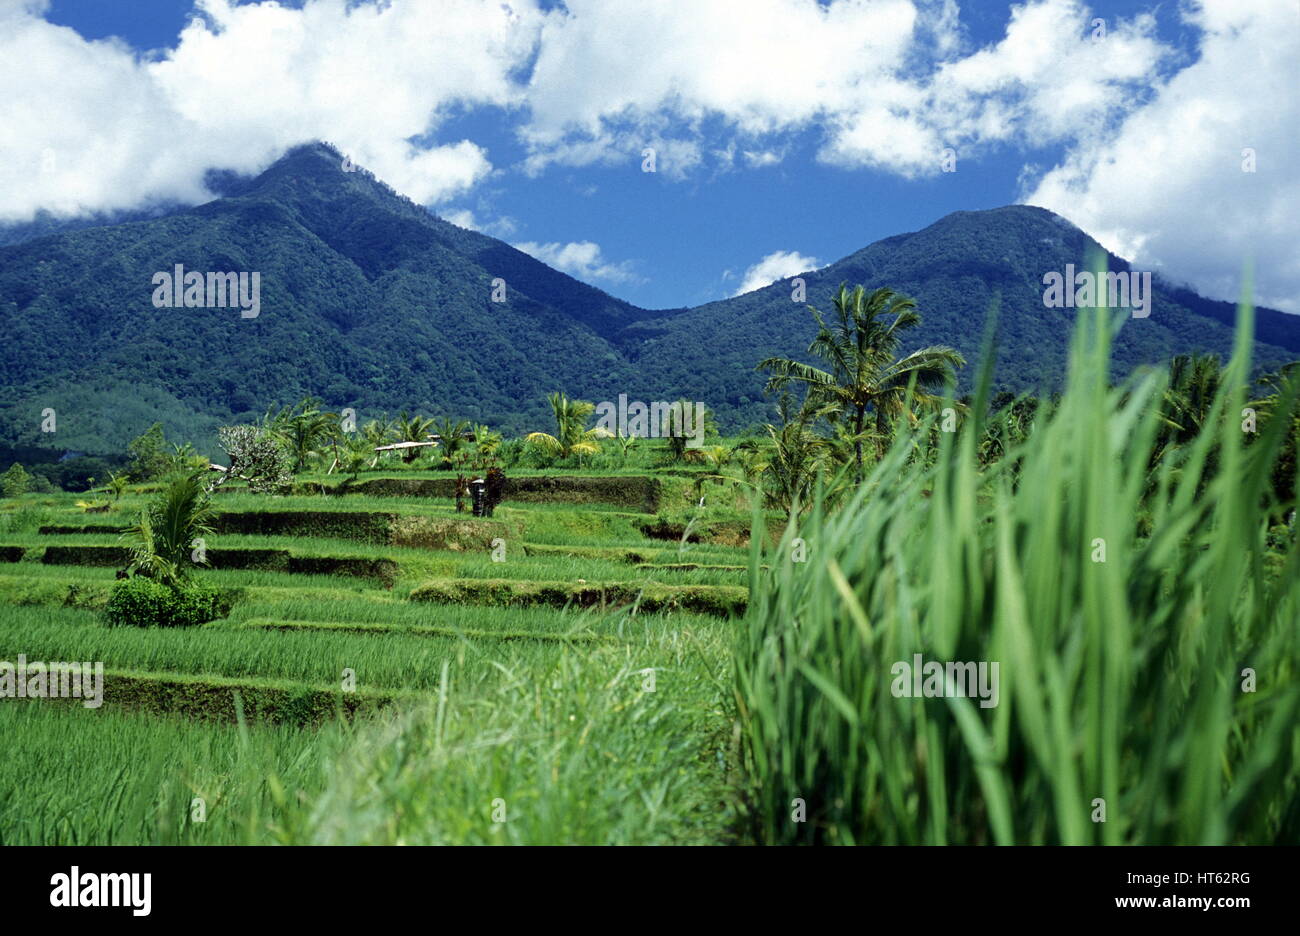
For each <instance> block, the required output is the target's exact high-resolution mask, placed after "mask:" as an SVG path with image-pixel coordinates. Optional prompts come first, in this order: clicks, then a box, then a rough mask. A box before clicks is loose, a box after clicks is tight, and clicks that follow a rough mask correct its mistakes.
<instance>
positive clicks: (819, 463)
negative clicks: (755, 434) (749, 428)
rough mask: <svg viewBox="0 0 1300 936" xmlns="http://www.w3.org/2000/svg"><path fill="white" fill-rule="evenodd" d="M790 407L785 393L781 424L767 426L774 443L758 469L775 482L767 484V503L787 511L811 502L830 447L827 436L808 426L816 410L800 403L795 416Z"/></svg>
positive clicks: (781, 407) (781, 409) (765, 488)
mask: <svg viewBox="0 0 1300 936" xmlns="http://www.w3.org/2000/svg"><path fill="white" fill-rule="evenodd" d="M791 409H792V407H791V401H790V398H789V396H786V395H783V396H782V399H781V404H780V414H781V427H780V428H779V429H778V428H777V427H776V426H773V425H768V426H766V427H765V428H766V429H767V434H768V437H769V438H770V439H771V442H772V445H771V447H770V449H768V451H767V453H766V454H767V458H766V461H765V462H763V463H761V464H762V467H761V468H759V469H758V470H759V472H761V473H762V474H763V475H764V476H765V477H767V478H770V479H771V482H772V484H771V486H770V487H768V486H766V485H765V486H764V496H765V498H766V500H767V504H768V506H769V507H778V508H780V509H781V510H783V511H784V512H786V513H789V512H790V511H792V510H794V509H795V508H796V507H800V508H802V507H805V506H807V505H808V503H809V501H810V500H811V497H812V493H813V488H814V486H815V485H816V484H817V479H818V477H820V475H821V473H822V469H823V468H824V467H825V464H826V457H827V454H828V451H829V445H828V443H827V442H826V440H825V439H823V438H821V437H820V436H818V435H816V434H815V433H813V432H811V431H809V429H808V423H809V421H810V419H812V418H814V413H813V411H812V410H810V409H809V408H808V407H806V406H805V407H801V408H800V410H799V413H798V415H796V416H793V417H792V415H791V412H790V411H791ZM755 450H756V447H755Z"/></svg>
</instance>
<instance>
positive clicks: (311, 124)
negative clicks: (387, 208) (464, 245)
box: [0, 0, 541, 221]
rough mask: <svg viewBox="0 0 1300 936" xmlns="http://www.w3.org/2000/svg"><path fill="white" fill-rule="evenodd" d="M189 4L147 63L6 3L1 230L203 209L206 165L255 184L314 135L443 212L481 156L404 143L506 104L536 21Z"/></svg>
mask: <svg viewBox="0 0 1300 936" xmlns="http://www.w3.org/2000/svg"><path fill="white" fill-rule="evenodd" d="M196 8H197V10H198V13H199V15H196V16H195V17H194V18H193V19H192V20H191V21H190V22H189V24H188V25H187V26H186V27H185V29H184V30H183V31H182V33H181V35H180V39H179V41H178V43H177V45H176V47H175V48H173V49H171V50H168V51H167V52H166V53H165V55H164V56H163V57H162V58H160V59H157V60H153V61H150V60H146V59H144V58H143V57H141V56H139V55H137V54H136V53H135V52H134V51H133V50H131V49H129V48H127V47H126V46H124V45H122V44H121V43H120V42H118V41H116V40H104V41H97V42H87V41H86V40H84V39H82V38H81V36H79V35H78V34H77V33H76V32H74V31H73V30H71V29H68V28H65V27H60V26H55V25H52V24H50V23H48V22H45V21H44V20H43V19H40V18H38V15H37V14H39V13H40V12H41V8H40V5H39V4H38V5H36V6H32V5H31V4H26V3H15V2H14V0H4V2H3V4H2V5H0V83H2V84H3V86H4V88H5V94H4V96H3V99H0V126H3V127H4V128H5V133H6V136H5V143H4V159H3V160H0V220H10V221H13V220H23V219H25V218H30V217H31V215H32V214H33V213H34V212H35V211H36V210H37V209H40V208H45V209H47V210H50V211H54V212H56V213H58V214H78V213H86V212H91V211H103V210H112V209H117V208H126V207H133V206H137V205H139V204H141V203H144V202H146V201H149V200H151V199H152V200H157V199H161V200H172V199H175V200H179V201H182V202H191V203H192V202H197V201H202V200H204V199H205V198H207V197H209V196H208V195H207V193H206V192H205V191H204V189H203V186H202V177H203V173H204V171H205V170H206V169H208V168H209V167H215V168H226V169H233V170H236V171H241V172H254V171H257V170H260V169H262V168H264V167H265V166H266V165H267V164H268V163H270V162H271V161H272V160H274V159H275V158H276V157H278V156H279V155H280V154H282V153H283V152H284V151H285V150H286V149H287V148H289V147H291V146H293V145H295V144H298V143H303V142H308V141H311V140H316V139H327V140H330V141H331V142H334V143H336V144H337V145H338V146H339V147H340V148H341V149H343V150H344V151H345V152H346V153H348V155H349V156H351V158H352V159H353V160H354V161H355V162H357V163H359V164H361V165H363V166H365V167H366V168H368V169H371V170H372V171H374V172H375V173H376V175H378V176H379V177H380V178H382V179H384V180H385V181H387V182H388V183H389V184H391V185H392V186H393V187H394V188H396V189H397V190H399V191H401V192H402V193H404V194H406V195H409V196H410V197H411V198H413V199H415V200H416V201H419V202H424V203H437V202H440V201H443V200H445V199H447V198H450V197H453V196H455V195H457V194H460V193H462V192H464V191H466V190H467V189H469V188H470V187H472V186H473V185H474V184H475V183H477V182H478V181H480V180H481V179H483V178H484V177H485V176H486V175H487V174H488V173H489V171H490V169H491V164H490V162H489V160H488V156H487V153H486V152H485V151H484V149H483V148H482V147H481V146H480V145H478V144H476V143H474V142H473V141H470V140H459V141H457V140H450V141H436V142H423V143H421V144H419V145H415V144H413V143H412V142H411V141H412V140H422V141H432V140H435V138H436V136H437V131H438V129H439V127H440V125H441V124H442V123H443V121H444V119H445V117H446V116H447V114H449V113H450V112H452V111H453V110H454V109H456V108H459V107H461V106H469V107H473V106H477V105H485V104H490V105H499V106H512V105H514V104H516V103H517V102H518V95H519V91H520V88H519V85H518V84H517V82H516V81H515V80H514V78H513V77H512V74H513V72H514V70H515V69H516V68H517V67H518V66H519V65H520V63H521V62H523V61H525V60H526V58H527V57H528V56H529V55H530V54H531V52H532V50H533V48H534V46H535V43H536V37H537V31H538V29H539V28H540V25H541V15H540V14H539V13H538V12H537V11H536V9H535V8H534V7H533V6H532V5H531V4H527V3H517V4H516V5H515V7H514V8H510V7H507V6H506V5H505V4H502V3H500V2H494V0H444V2H440V3H439V4H437V5H436V7H435V6H434V5H432V4H425V3H410V2H396V3H392V4H384V5H360V6H351V7H349V6H348V5H347V4H346V3H345V2H344V0H307V2H306V3H305V4H304V5H303V6H302V8H301V9H293V8H288V7H282V6H280V5H278V4H276V3H249V4H240V5H235V4H232V3H230V2H228V0H198V2H197V4H196ZM34 170H35V171H34Z"/></svg>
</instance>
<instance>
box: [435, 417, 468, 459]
mask: <svg viewBox="0 0 1300 936" xmlns="http://www.w3.org/2000/svg"><path fill="white" fill-rule="evenodd" d="M433 426H434V428H435V429H436V430H437V436H438V448H439V450H440V451H441V452H442V464H443V467H445V468H450V467H451V466H452V464H453V462H454V461H455V459H456V456H457V455H458V454H459V453H460V451H461V449H463V448H464V447H465V443H466V442H467V441H469V436H470V434H471V433H470V425H469V423H468V422H466V421H465V420H463V419H452V418H451V417H450V416H444V417H443V418H442V419H441V420H439V421H438V422H435V423H434V424H433Z"/></svg>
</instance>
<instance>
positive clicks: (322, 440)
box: [267, 397, 339, 472]
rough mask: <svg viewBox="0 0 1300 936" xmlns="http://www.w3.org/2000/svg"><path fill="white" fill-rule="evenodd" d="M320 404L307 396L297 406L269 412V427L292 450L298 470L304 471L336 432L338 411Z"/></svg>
mask: <svg viewBox="0 0 1300 936" xmlns="http://www.w3.org/2000/svg"><path fill="white" fill-rule="evenodd" d="M321 406H322V403H321V401H320V400H317V399H315V398H314V397H304V398H303V400H302V402H300V403H299V404H298V405H297V406H296V407H285V408H284V409H282V410H280V412H278V413H276V414H274V415H270V414H268V420H267V430H268V431H269V432H270V433H271V435H272V436H274V437H275V438H277V439H279V440H280V441H281V442H282V443H284V446H285V448H287V449H288V450H289V457H290V458H292V459H293V470H294V471H295V472H299V471H302V470H303V469H304V468H305V467H306V466H307V462H308V461H309V460H310V459H312V458H314V457H316V456H317V455H319V454H320V451H321V449H323V448H324V447H325V445H326V444H327V443H329V442H330V441H331V440H332V439H333V438H335V436H336V435H337V430H338V419H339V417H338V414H337V413H327V412H325V411H323V410H322V409H321Z"/></svg>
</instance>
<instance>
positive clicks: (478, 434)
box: [474, 426, 502, 458]
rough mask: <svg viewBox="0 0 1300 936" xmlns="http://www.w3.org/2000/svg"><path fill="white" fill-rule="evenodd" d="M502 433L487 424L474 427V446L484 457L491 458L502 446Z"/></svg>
mask: <svg viewBox="0 0 1300 936" xmlns="http://www.w3.org/2000/svg"><path fill="white" fill-rule="evenodd" d="M501 442H502V439H501V434H500V433H498V432H493V431H492V430H491V429H489V428H488V427H487V426H475V427H474V448H475V450H476V451H477V452H478V454H479V455H481V456H482V457H484V458H490V457H492V456H493V455H495V454H496V451H497V449H499V448H501Z"/></svg>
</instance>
